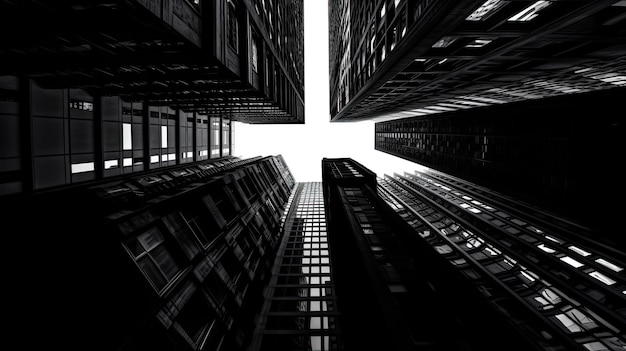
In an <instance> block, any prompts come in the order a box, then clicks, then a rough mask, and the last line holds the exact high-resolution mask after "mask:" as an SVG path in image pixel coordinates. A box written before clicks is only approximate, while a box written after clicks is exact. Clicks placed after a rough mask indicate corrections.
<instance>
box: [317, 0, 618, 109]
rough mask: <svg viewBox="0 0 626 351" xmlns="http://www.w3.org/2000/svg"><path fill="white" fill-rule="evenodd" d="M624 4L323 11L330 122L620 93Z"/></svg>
mask: <svg viewBox="0 0 626 351" xmlns="http://www.w3.org/2000/svg"><path fill="white" fill-rule="evenodd" d="M625 20H626V6H624V2H623V1H616V0H610V1H565V2H564V1H535V0H524V1H506V0H473V1H454V0H442V1H431V0H419V1H408V0H385V1H342V0H332V1H329V55H330V115H331V121H355V120H364V119H377V120H379V121H382V120H388V119H396V118H402V117H413V116H425V115H432V114H437V113H441V112H445V111H460V110H464V109H469V108H473V107H475V106H488V105H499V104H506V103H510V102H515V101H524V100H533V101H536V100H537V99H541V98H545V97H550V96H559V95H570V94H579V93H583V92H591V91H604V90H611V89H613V88H615V87H623V86H624V84H626V75H624V68H625V66H626V61H625V58H626V43H625V42H624V34H625V32H624V31H625V26H624V24H626V21H625Z"/></svg>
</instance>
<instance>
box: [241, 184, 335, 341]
mask: <svg viewBox="0 0 626 351" xmlns="http://www.w3.org/2000/svg"><path fill="white" fill-rule="evenodd" d="M326 219H327V216H326V209H325V206H324V196H323V190H322V183H319V182H310V183H297V184H296V187H295V188H294V191H293V192H292V194H291V197H290V198H289V201H288V203H287V207H286V210H285V213H284V215H283V219H282V228H281V235H282V237H281V239H280V243H279V246H278V249H277V257H276V261H275V262H274V266H273V269H272V277H271V279H270V282H269V284H268V286H267V288H266V292H265V294H264V296H265V297H266V300H265V303H264V306H263V309H262V311H261V314H260V318H259V319H258V321H257V324H256V332H255V339H254V341H253V343H252V344H251V346H250V347H249V348H248V350H249V351H253V350H260V351H264V350H268V351H270V350H303V351H304V350H312V351H329V350H343V349H344V348H343V344H342V341H341V327H340V326H339V324H338V315H339V313H340V311H339V309H338V307H337V296H336V293H335V287H334V286H335V279H334V277H333V269H334V268H333V265H332V262H331V254H330V252H332V247H331V246H330V244H329V235H328V229H327V228H328V227H327V221H326Z"/></svg>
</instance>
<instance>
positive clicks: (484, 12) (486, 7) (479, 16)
mask: <svg viewBox="0 0 626 351" xmlns="http://www.w3.org/2000/svg"><path fill="white" fill-rule="evenodd" d="M507 3H508V1H502V0H487V1H485V2H484V3H483V4H482V5H480V6H479V7H478V8H477V9H476V10H474V12H472V13H471V14H470V15H469V16H467V18H465V19H466V20H467V21H484V20H486V19H487V18H489V16H491V15H493V14H494V13H496V11H498V9H500V8H501V7H502V6H504V5H506V4H507Z"/></svg>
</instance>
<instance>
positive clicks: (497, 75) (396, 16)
mask: <svg viewBox="0 0 626 351" xmlns="http://www.w3.org/2000/svg"><path fill="white" fill-rule="evenodd" d="M624 5H625V3H624V2H623V1H581V2H576V1H575V2H567V3H566V2H560V1H534V0H532V1H530V0H528V1H526V0H525V1H504V0H478V1H462V2H460V1H428V0H423V1H401V0H394V1H391V0H386V1H358V2H357V1H348V0H345V1H341V0H337V1H334V0H333V1H329V31H330V33H329V42H330V46H329V55H330V82H329V84H330V103H331V106H330V114H331V116H330V118H331V121H332V122H346V121H359V120H366V119H367V120H374V121H376V122H377V124H376V132H375V139H376V140H375V148H376V149H377V150H379V151H382V152H386V153H389V154H392V155H395V156H398V157H402V158H405V159H407V160H410V161H414V162H417V163H420V164H422V165H425V166H427V167H431V168H435V169H438V170H440V171H443V172H446V173H449V174H452V175H456V176H459V177H462V178H464V179H467V180H470V181H472V182H475V183H478V184H480V185H482V186H485V187H487V188H490V189H494V190H498V191H502V192H506V193H508V194H510V195H513V196H515V197H517V198H520V199H523V200H524V201H527V202H531V203H534V204H536V205H538V206H541V207H542V208H546V209H549V210H551V211H554V212H558V213H560V214H561V215H563V216H568V217H570V218H572V219H573V220H576V221H580V222H582V223H584V225H585V226H588V227H591V228H593V229H594V231H595V232H596V233H598V235H602V236H605V237H607V238H610V239H611V240H613V241H614V242H615V243H616V244H617V245H620V246H621V247H623V248H626V241H625V240H624V238H623V236H622V235H621V234H618V233H620V232H621V229H620V224H618V223H617V222H616V221H613V220H603V218H614V217H618V216H620V210H621V209H620V208H619V207H618V206H615V205H614V203H613V200H612V199H613V198H614V196H618V197H621V196H622V194H623V191H621V190H620V188H621V187H619V186H617V187H613V188H612V189H610V190H607V191H602V190H598V189H597V188H596V187H595V186H594V185H593V182H590V179H589V178H588V177H587V176H586V174H587V172H588V171H591V172H596V173H595V174H598V175H599V176H600V177H602V179H603V182H606V183H607V184H619V183H620V182H621V179H620V176H619V174H620V172H619V170H618V169H617V165H618V164H619V162H617V161H616V160H618V159H621V158H622V156H621V153H620V151H619V150H620V147H619V140H621V139H622V138H623V137H624V136H626V133H625V131H624V127H623V121H621V119H620V118H619V117H617V115H615V114H614V113H613V112H612V111H616V110H618V109H619V107H618V106H619V104H620V102H619V101H621V98H622V97H623V96H624V94H625V93H626V88H625V84H626V74H625V73H624V72H626V61H625V58H626V41H624V37H625V34H626V32H625V26H624V25H625V24H626V7H625V6H624ZM616 193H619V195H616ZM588 204H593V205H592V206H589V205H588Z"/></svg>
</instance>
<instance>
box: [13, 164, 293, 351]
mask: <svg viewBox="0 0 626 351" xmlns="http://www.w3.org/2000/svg"><path fill="white" fill-rule="evenodd" d="M294 184H295V183H294V180H293V178H292V176H291V173H290V171H289V169H288V167H287V165H286V164H285V163H284V160H283V159H282V157H281V156H272V157H257V158H252V159H245V160H242V159H237V158H234V157H226V158H220V159H218V160H208V161H205V162H200V163H197V164H193V165H188V166H175V167H168V168H167V169H160V170H156V171H151V172H143V173H141V174H134V175H131V176H124V177H117V178H115V179H110V180H105V181H100V182H91V183H89V184H84V185H80V186H75V187H71V188H64V189H61V190H50V191H47V192H40V193H38V194H34V195H25V196H21V197H18V198H12V199H7V198H3V199H2V203H1V204H2V209H3V212H2V215H3V218H2V222H3V228H4V230H6V229H8V228H14V230H15V231H16V232H15V233H14V234H12V235H11V236H10V237H9V238H8V241H7V246H5V247H6V248H11V249H15V248H22V249H21V250H20V251H21V252H22V254H23V256H21V255H20V256H21V257H17V256H15V258H12V261H13V262H12V264H11V269H10V272H8V277H7V279H8V281H11V282H12V283H11V284H12V285H13V284H14V286H15V289H11V290H12V291H8V292H7V293H8V294H9V296H10V297H11V301H12V303H13V305H12V306H10V307H9V309H8V310H9V314H8V320H10V321H11V322H10V326H9V330H10V331H11V332H10V333H8V334H11V336H12V337H10V339H12V340H14V342H18V343H22V344H23V345H28V347H29V348H31V347H32V348H42V347H60V346H62V347H63V348H64V349H68V350H84V349H97V350H245V348H246V347H247V345H248V343H250V341H251V338H252V333H253V331H254V320H255V315H256V313H258V312H259V310H260V306H261V305H262V303H263V289H264V287H265V286H266V284H267V282H268V280H269V278H270V275H271V268H272V264H273V262H274V259H275V255H276V250H277V248H278V244H279V243H280V234H279V229H280V224H281V222H280V221H281V216H282V213H283V211H284V207H285V204H286V203H287V201H288V199H289V196H290V194H291V191H292V188H293V186H294ZM7 234H8V233H7ZM25 257H28V259H26V260H24V258H25ZM33 334H36V336H34V335H33Z"/></svg>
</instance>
